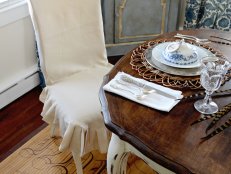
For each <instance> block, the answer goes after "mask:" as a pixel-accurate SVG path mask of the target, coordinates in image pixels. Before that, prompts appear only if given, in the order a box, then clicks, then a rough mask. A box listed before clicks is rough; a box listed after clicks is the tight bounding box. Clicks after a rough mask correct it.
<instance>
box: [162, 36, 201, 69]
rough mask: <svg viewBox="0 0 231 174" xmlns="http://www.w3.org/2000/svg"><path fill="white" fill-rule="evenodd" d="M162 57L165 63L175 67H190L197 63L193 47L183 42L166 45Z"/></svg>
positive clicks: (196, 54) (196, 55)
mask: <svg viewBox="0 0 231 174" xmlns="http://www.w3.org/2000/svg"><path fill="white" fill-rule="evenodd" d="M163 56H164V59H165V60H166V61H168V62H171V63H173V64H177V65H190V64H193V63H195V62H197V61H198V53H197V51H196V49H195V47H192V46H191V44H189V43H186V42H184V40H181V41H176V42H172V43H170V44H169V45H167V46H166V48H165V50H164V52H163Z"/></svg>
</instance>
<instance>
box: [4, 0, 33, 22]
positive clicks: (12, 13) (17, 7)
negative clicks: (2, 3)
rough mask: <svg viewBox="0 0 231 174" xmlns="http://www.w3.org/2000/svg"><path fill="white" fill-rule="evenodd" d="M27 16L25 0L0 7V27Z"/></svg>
mask: <svg viewBox="0 0 231 174" xmlns="http://www.w3.org/2000/svg"><path fill="white" fill-rule="evenodd" d="M27 16H29V11H28V6H27V3H26V1H21V2H18V3H15V4H13V5H11V6H8V7H5V8H2V9H0V27H4V26H5V25H8V24H10V23H12V22H15V21H17V20H19V19H22V18H25V17H27Z"/></svg>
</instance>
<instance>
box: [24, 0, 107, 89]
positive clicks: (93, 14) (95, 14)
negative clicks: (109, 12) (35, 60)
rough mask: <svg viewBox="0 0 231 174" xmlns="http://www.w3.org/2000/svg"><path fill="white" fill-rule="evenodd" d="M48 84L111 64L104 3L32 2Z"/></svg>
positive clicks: (75, 0) (70, 0) (71, 0)
mask: <svg viewBox="0 0 231 174" xmlns="http://www.w3.org/2000/svg"><path fill="white" fill-rule="evenodd" d="M28 6H29V12H30V15H31V19H32V23H33V26H34V30H35V36H36V40H37V44H38V51H39V56H40V59H41V60H40V63H41V69H42V72H43V74H44V76H45V80H46V83H47V84H48V85H49V84H52V83H55V82H56V81H59V80H62V79H63V78H65V77H67V76H70V75H72V74H74V73H78V72H80V71H83V70H85V69H88V68H91V67H95V66H105V65H106V64H107V63H108V61H107V57H106V49H105V42H104V33H103V22H102V13H101V3H100V0H84V1H83V0H28Z"/></svg>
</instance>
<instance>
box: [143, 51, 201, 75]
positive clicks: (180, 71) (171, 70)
mask: <svg viewBox="0 0 231 174" xmlns="http://www.w3.org/2000/svg"><path fill="white" fill-rule="evenodd" d="M152 49H153V47H151V48H148V49H147V50H146V52H145V58H146V60H147V62H148V63H149V64H150V65H151V66H152V67H154V68H156V69H158V70H160V71H163V72H165V73H168V74H172V75H179V76H198V75H200V68H199V67H198V68H175V67H171V66H168V65H165V64H163V63H161V62H159V61H157V60H155V59H153V58H152Z"/></svg>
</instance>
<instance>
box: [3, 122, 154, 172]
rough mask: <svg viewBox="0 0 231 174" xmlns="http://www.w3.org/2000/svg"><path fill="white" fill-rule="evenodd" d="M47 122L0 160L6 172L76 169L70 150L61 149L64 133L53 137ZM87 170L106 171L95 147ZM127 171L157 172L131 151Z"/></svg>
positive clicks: (103, 157)
mask: <svg viewBox="0 0 231 174" xmlns="http://www.w3.org/2000/svg"><path fill="white" fill-rule="evenodd" d="M49 130H50V127H49V126H47V127H46V128H44V129H43V130H42V131H40V132H39V133H38V134H37V135H35V136H34V137H32V138H31V139H30V140H29V141H27V142H26V143H25V144H24V145H23V146H21V147H20V148H19V149H17V150H16V151H15V152H14V153H13V154H11V155H10V156H9V157H8V158H6V159H5V160H4V161H2V162H1V163H0V173H3V174H16V173H17V174H45V173H46V174H69V173H76V167H75V165H74V161H73V158H72V156H71V153H70V152H59V151H58V146H59V144H60V142H61V137H56V138H51V137H50V136H49ZM82 163H83V171H84V174H107V171H106V154H101V153H99V152H98V151H93V152H91V153H88V154H86V155H85V156H84V157H83V158H82ZM127 173H128V174H156V173H155V171H153V170H152V169H151V168H150V167H149V166H147V164H146V163H144V162H143V161H142V160H141V159H139V158H138V157H136V156H133V155H131V156H130V157H129V160H128V168H127Z"/></svg>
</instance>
